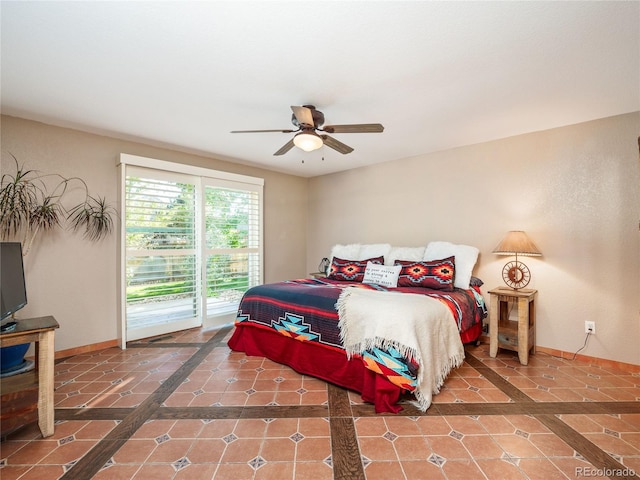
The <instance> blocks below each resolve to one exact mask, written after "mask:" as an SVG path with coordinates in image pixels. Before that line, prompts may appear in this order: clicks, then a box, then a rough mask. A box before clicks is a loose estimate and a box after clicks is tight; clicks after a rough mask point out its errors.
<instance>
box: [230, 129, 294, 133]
mask: <svg viewBox="0 0 640 480" xmlns="http://www.w3.org/2000/svg"><path fill="white" fill-rule="evenodd" d="M297 131H298V130H232V131H231V133H269V132H279V133H293V132H297Z"/></svg>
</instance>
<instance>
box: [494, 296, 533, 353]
mask: <svg viewBox="0 0 640 480" xmlns="http://www.w3.org/2000/svg"><path fill="white" fill-rule="evenodd" d="M489 295H490V296H491V307H490V309H489V342H490V344H489V354H490V355H491V356H492V357H495V356H496V355H497V354H498V347H499V348H505V349H507V350H513V351H515V352H518V359H519V360H520V363H521V364H522V365H527V364H528V363H529V351H531V353H536V309H535V304H536V298H537V296H538V291H537V290H530V289H525V288H523V289H520V290H513V289H511V288H508V287H498V288H494V289H493V290H489ZM513 307H516V308H517V311H518V319H517V320H511V319H510V318H509V313H510V310H511V308H513Z"/></svg>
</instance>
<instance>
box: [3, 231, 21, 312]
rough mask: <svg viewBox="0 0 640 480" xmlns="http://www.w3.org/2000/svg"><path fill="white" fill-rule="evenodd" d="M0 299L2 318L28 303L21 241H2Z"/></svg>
mask: <svg viewBox="0 0 640 480" xmlns="http://www.w3.org/2000/svg"><path fill="white" fill-rule="evenodd" d="M0 299H1V302H0V303H1V305H0V320H2V319H5V318H6V317H8V316H9V315H11V314H13V313H15V312H17V311H18V310H20V309H21V308H22V307H24V306H25V305H26V304H27V290H26V288H25V284H24V266H23V263H22V245H21V244H20V243H19V242H1V243H0Z"/></svg>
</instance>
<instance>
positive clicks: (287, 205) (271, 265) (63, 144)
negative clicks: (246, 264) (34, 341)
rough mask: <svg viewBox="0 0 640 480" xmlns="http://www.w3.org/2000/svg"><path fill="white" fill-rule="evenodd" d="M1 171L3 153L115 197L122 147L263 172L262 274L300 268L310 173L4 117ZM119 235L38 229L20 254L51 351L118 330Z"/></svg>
mask: <svg viewBox="0 0 640 480" xmlns="http://www.w3.org/2000/svg"><path fill="white" fill-rule="evenodd" d="M1 122H2V123H1V125H0V127H1V140H2V163H1V167H2V173H7V172H8V173H11V174H13V172H14V166H13V159H12V158H11V157H10V156H9V155H8V152H11V153H12V154H14V155H15V156H16V157H17V158H18V160H19V161H20V162H22V163H24V164H25V166H26V167H28V168H30V169H36V170H41V171H43V172H48V173H59V174H61V175H64V176H78V177H81V178H83V179H84V180H85V181H86V182H87V184H88V185H89V188H90V191H91V192H92V193H93V194H95V195H100V196H106V197H107V199H109V200H110V201H112V202H113V203H114V204H115V203H116V202H117V193H116V192H117V185H118V171H117V168H116V163H117V159H118V156H119V154H120V153H129V154H132V155H139V156H143V157H151V158H157V159H160V160H166V161H171V162H178V163H185V164H190V165H197V166H200V167H206V168H212V169H217V170H222V171H227V172H232V173H239V174H244V175H251V176H255V177H261V178H264V180H265V182H264V216H265V229H264V236H265V242H264V243H265V281H267V282H272V281H277V280H283V279H287V278H293V277H299V276H303V275H304V274H305V272H306V266H305V261H306V230H305V227H306V222H307V203H306V202H307V184H308V180H307V179H305V178H300V177H296V176H291V175H284V174H280V173H276V172H271V171H267V170H262V169H257V168H253V167H249V166H244V165H238V164H233V163H229V162H225V161H221V160H217V159H213V158H207V157H202V156H197V155H191V154H187V153H182V152H178V151H175V150H169V149H165V148H159V147H154V146H149V145H145V144H141V143H135V142H131V141H123V140H118V139H115V138H110V137H105V136H100V135H93V134H88V133H84V132H80V131H77V130H72V129H67V128H58V127H53V126H50V125H45V124H42V123H37V122H32V121H28V120H23V119H19V118H14V117H7V116H2V118H1ZM117 262H118V258H117V235H112V236H111V237H109V238H107V239H105V240H103V241H101V242H100V243H90V242H86V241H83V240H82V238H81V236H79V235H74V234H72V233H71V232H68V231H60V230H59V231H57V232H55V234H53V235H47V236H42V237H41V238H40V241H39V242H38V244H37V245H36V246H35V247H34V249H33V250H32V251H31V252H30V253H29V255H28V256H27V258H26V260H25V269H26V275H27V294H28V301H29V303H28V306H27V307H26V308H25V309H23V310H22V311H21V312H19V313H20V315H21V316H23V317H35V316H41V315H54V316H55V317H56V318H57V319H58V322H59V323H60V330H59V331H58V332H57V334H56V350H66V349H69V348H74V347H78V346H84V345H90V344H94V343H99V342H105V341H110V340H114V339H115V338H116V337H117V302H118V298H117V293H116V292H117Z"/></svg>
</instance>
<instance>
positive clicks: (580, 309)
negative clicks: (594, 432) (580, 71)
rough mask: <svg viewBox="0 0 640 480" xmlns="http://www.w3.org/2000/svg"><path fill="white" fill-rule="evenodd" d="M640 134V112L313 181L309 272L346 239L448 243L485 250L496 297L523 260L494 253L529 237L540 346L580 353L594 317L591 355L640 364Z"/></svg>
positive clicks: (481, 269) (484, 265) (488, 281)
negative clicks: (506, 273) (537, 253)
mask: <svg viewBox="0 0 640 480" xmlns="http://www.w3.org/2000/svg"><path fill="white" fill-rule="evenodd" d="M424 134H425V135H428V134H429V132H424ZM639 134H640V114H638V113H634V114H628V115H622V116H617V117H612V118H607V119H602V120H597V121H593V122H588V123H583V124H579V125H574V126H569V127H564V128H558V129H553V130H548V131H543V132H537V133H532V134H528V135H521V136H517V137H512V138H507V139H504V140H498V141H493V142H488V143H483V144H479V145H473V146H469V147H464V148H457V149H453V150H448V151H444V152H439V153H433V154H429V155H423V156H418V157H414V158H409V159H404V160H398V161H391V162H387V163H384V164H379V165H375V166H372V167H365V168H358V169H355V170H350V171H347V172H343V173H338V174H333V175H326V176H322V177H316V178H313V179H311V180H310V183H309V232H308V239H309V243H308V248H307V251H308V256H307V269H308V270H309V271H314V270H315V269H316V268H317V264H318V262H319V260H320V258H321V257H323V256H327V255H328V253H329V251H330V248H331V246H332V245H333V244H335V243H351V242H354V243H376V242H389V243H392V244H394V245H398V246H417V245H426V244H427V243H428V242H429V241H431V240H447V241H451V242H456V243H464V244H469V245H474V246H476V247H478V248H479V249H480V251H481V253H480V259H479V263H478V265H477V267H476V270H475V274H476V275H477V276H479V277H481V278H482V279H483V280H484V282H485V286H484V287H483V291H484V292H486V291H487V290H488V289H491V288H493V287H495V286H500V285H503V283H502V279H501V270H502V267H503V265H504V263H506V261H507V260H512V258H509V257H498V256H496V255H493V254H492V253H491V252H492V250H493V248H494V247H495V246H496V245H497V243H498V242H499V241H500V240H501V238H502V236H503V235H504V234H505V233H506V232H507V231H508V230H520V229H521V230H525V231H526V232H527V233H528V234H529V235H530V237H531V238H532V239H533V241H534V242H535V243H536V244H537V245H538V247H539V248H540V249H541V251H542V253H543V254H544V256H543V257H540V258H535V257H530V258H526V259H524V261H525V263H526V264H527V265H528V266H529V268H530V270H531V272H532V281H531V284H530V287H533V288H537V289H538V290H539V297H538V317H537V318H538V328H537V342H536V343H537V345H540V346H543V347H548V348H551V349H558V350H562V351H566V352H575V351H577V350H578V349H579V348H580V347H582V345H583V342H584V339H585V334H584V321H585V320H593V321H595V322H596V335H595V336H594V337H591V339H590V340H589V344H588V346H587V348H586V349H585V350H583V351H582V352H581V353H583V354H585V355H589V356H594V357H599V358H605V359H611V360H615V361H620V362H626V363H633V364H640V348H638V342H639V341H640V233H639V231H638V221H639V220H640V211H639V210H640V209H639V205H640V188H639V185H640V174H639V169H638V140H637V139H638V135H639Z"/></svg>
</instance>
